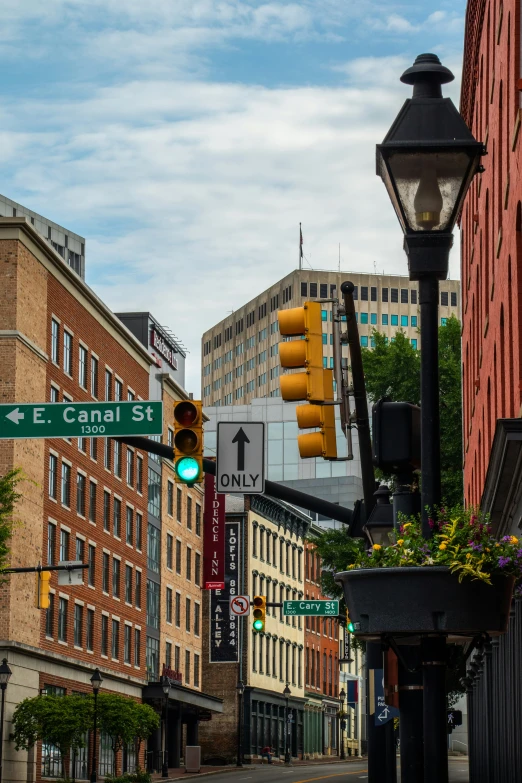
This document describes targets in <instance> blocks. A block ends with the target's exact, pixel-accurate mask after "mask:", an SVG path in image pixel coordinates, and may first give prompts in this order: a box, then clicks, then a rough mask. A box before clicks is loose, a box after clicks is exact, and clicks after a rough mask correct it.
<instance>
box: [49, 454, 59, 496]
mask: <svg viewBox="0 0 522 783" xmlns="http://www.w3.org/2000/svg"><path fill="white" fill-rule="evenodd" d="M57 492H58V457H56V456H55V455H54V454H49V497H50V498H53V500H56V496H57Z"/></svg>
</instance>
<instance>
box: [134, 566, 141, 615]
mask: <svg viewBox="0 0 522 783" xmlns="http://www.w3.org/2000/svg"><path fill="white" fill-rule="evenodd" d="M134 604H135V606H136V609H141V571H138V570H137V569H136V576H135V580H134Z"/></svg>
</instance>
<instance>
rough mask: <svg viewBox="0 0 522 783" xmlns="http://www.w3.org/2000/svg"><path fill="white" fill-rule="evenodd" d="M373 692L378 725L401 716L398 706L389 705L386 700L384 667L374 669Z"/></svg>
mask: <svg viewBox="0 0 522 783" xmlns="http://www.w3.org/2000/svg"><path fill="white" fill-rule="evenodd" d="M373 693H374V699H375V705H374V706H375V725H376V726H384V724H385V723H388V721H390V720H393V718H398V717H399V710H398V709H397V707H389V706H388V705H387V704H386V702H385V701H384V669H374V670H373Z"/></svg>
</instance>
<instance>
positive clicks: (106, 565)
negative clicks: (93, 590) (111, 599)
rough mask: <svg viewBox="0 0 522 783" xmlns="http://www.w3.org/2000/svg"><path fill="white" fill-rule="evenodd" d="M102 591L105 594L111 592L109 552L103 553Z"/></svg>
mask: <svg viewBox="0 0 522 783" xmlns="http://www.w3.org/2000/svg"><path fill="white" fill-rule="evenodd" d="M102 590H103V592H104V593H108V592H109V555H108V554H107V552H104V553H103V568H102Z"/></svg>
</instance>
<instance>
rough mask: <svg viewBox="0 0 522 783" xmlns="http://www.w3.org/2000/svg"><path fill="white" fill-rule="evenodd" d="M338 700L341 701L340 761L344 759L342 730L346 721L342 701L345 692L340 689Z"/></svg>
mask: <svg viewBox="0 0 522 783" xmlns="http://www.w3.org/2000/svg"><path fill="white" fill-rule="evenodd" d="M339 698H340V700H341V720H340V721H339V729H340V737H341V759H342V760H344V759H345V758H346V756H345V753H344V729H345V727H346V720H345V718H344V700H345V698H346V691H345V690H344V688H342V690H341V692H340V694H339Z"/></svg>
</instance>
